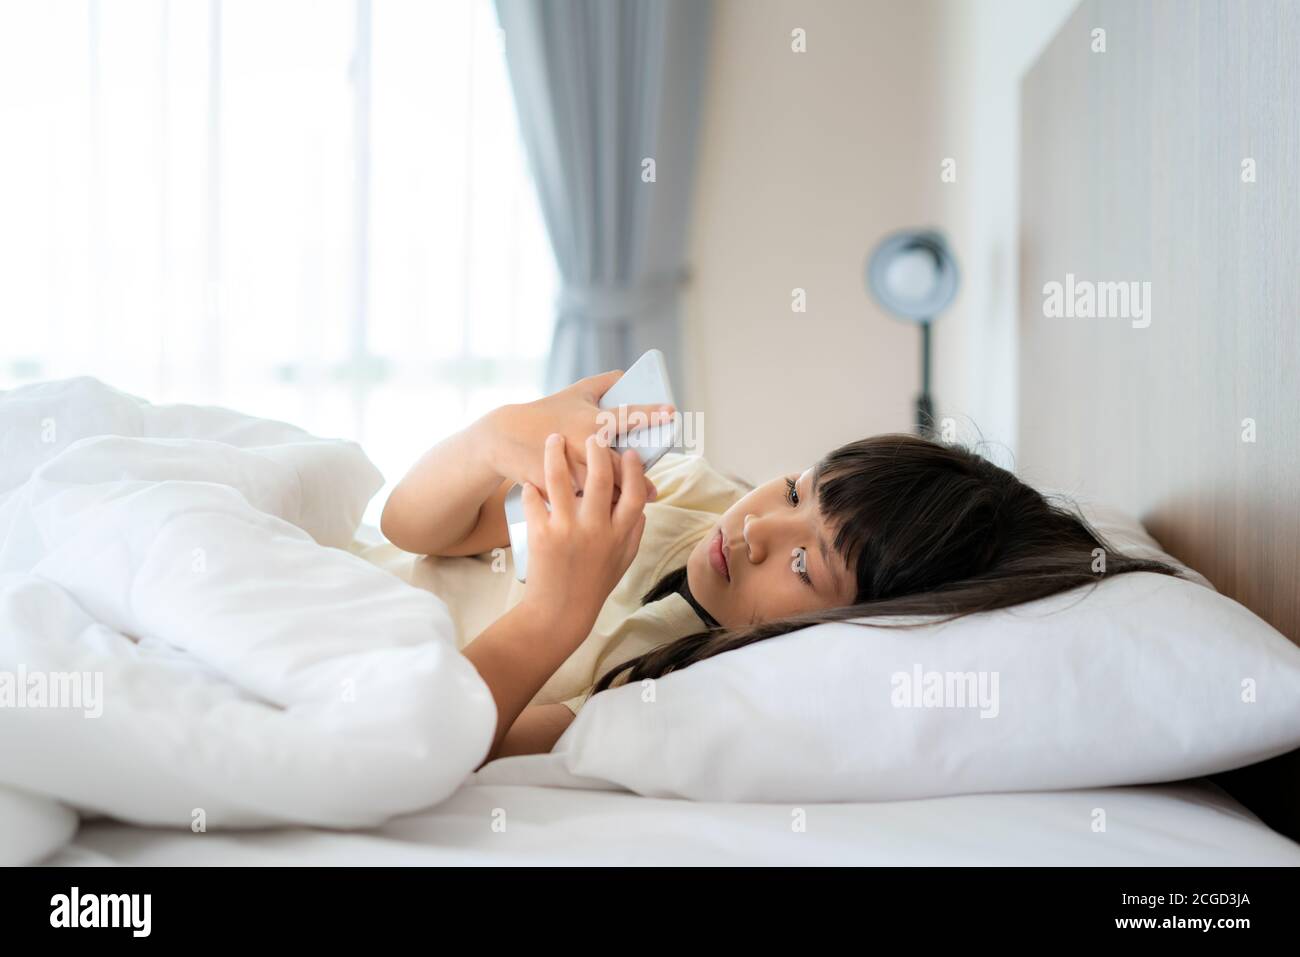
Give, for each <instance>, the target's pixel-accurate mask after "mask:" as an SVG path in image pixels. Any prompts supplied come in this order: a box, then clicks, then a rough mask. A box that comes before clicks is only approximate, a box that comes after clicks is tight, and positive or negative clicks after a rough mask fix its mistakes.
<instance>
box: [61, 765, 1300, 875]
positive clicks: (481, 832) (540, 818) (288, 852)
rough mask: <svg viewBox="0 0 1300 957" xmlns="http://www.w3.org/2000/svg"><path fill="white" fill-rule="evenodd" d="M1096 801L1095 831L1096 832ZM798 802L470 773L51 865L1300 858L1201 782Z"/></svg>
mask: <svg viewBox="0 0 1300 957" xmlns="http://www.w3.org/2000/svg"><path fill="white" fill-rule="evenodd" d="M1098 808H1100V809H1102V810H1104V811H1105V822H1106V829H1105V831H1104V832H1097V831H1094V830H1093V821H1094V820H1095V809H1098ZM802 810H803V811H804V812H805V814H806V830H804V831H802V832H800V831H796V830H795V829H794V827H793V823H794V820H795V808H794V807H793V806H790V805H778V804H766V805H759V804H705V803H697V802H691V801H678V800H665V799H658V798H646V797H640V796H637V795H634V794H630V793H626V792H622V791H608V790H588V789H575V788H572V787H548V786H539V785H535V784H502V783H486V782H485V781H483V780H478V779H475V780H473V781H472V782H471V783H469V784H467V785H465V786H464V787H462V788H461V789H460V790H459V791H457V792H456V793H455V794H454V795H453V796H452V797H451V798H450V799H449V800H447V801H445V802H444V803H443V804H441V805H439V806H438V807H436V808H432V809H430V810H428V811H425V812H422V813H418V814H412V815H407V816H405V817H401V818H397V819H395V820H393V821H390V822H389V823H388V824H386V825H384V826H382V827H378V828H374V829H371V830H367V831H353V832H331V831H325V830H319V829H311V828H281V829H275V830H268V831H259V832H249V831H245V832H219V833H218V832H212V833H207V834H192V833H189V832H185V831H164V830H158V829H148V828H138V827H132V826H129V825H123V824H115V823H109V822H87V823H85V824H83V826H82V828H81V831H80V832H79V833H78V835H77V837H76V838H75V840H74V841H73V842H72V843H71V844H70V845H69V846H68V847H66V848H64V849H63V850H62V851H61V852H59V853H58V854H56V855H55V857H54V858H52V859H51V860H50V861H49V863H51V864H80V865H93V864H104V865H114V864H116V865H134V866H151V865H215V866H220V865H288V864H299V865H399V866H400V865H509V864H522V865H577V864H612V865H620V864H639V865H710V864H717V865H769V864H794V865H853V864H859V865H1121V866H1125V865H1165V866H1184V865H1185V866H1209V865H1271V866H1279V865H1281V866H1288V865H1289V866H1300V845H1297V844H1295V843H1293V842H1292V841H1290V840H1288V839H1286V838H1285V837H1282V836H1281V835H1279V834H1277V833H1276V832H1274V831H1272V830H1270V829H1269V828H1267V827H1265V826H1264V825H1263V824H1262V823H1260V822H1259V821H1258V820H1257V819H1256V818H1255V817H1254V816H1253V815H1251V814H1250V813H1249V812H1248V811H1246V810H1245V809H1243V808H1242V807H1241V806H1240V805H1239V804H1237V802H1235V801H1234V800H1233V799H1232V798H1230V797H1228V796H1227V795H1226V794H1224V793H1223V792H1222V791H1221V790H1219V789H1218V788H1217V787H1215V786H1214V785H1212V784H1210V783H1208V782H1204V781H1200V782H1193V783H1184V784H1178V785H1159V786H1146V787H1128V788H1104V789H1098V790H1086V791H1056V792H1039V793H1021V794H978V795H966V796H961V797H947V798H933V799H929V800H919V801H893V802H884V803H874V804H821V805H817V804H812V805H807V806H804V807H803V809H802ZM494 822H497V824H496V827H494ZM500 822H504V828H501V826H500Z"/></svg>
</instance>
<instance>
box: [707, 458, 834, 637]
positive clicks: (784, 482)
mask: <svg viewBox="0 0 1300 957" xmlns="http://www.w3.org/2000/svg"><path fill="white" fill-rule="evenodd" d="M812 479H813V470H812V469H811V468H810V469H807V470H806V471H804V472H803V473H802V474H799V475H789V476H784V475H783V476H778V477H777V478H774V479H773V480H772V481H770V482H768V483H766V484H765V485H760V486H759V487H758V488H756V489H754V490H753V491H752V492H750V493H749V494H748V495H746V496H745V497H744V498H742V499H741V500H740V501H739V502H737V503H736V504H735V505H733V506H731V508H729V509H727V511H726V512H724V513H723V514H722V515H721V516H720V517H719V519H718V525H717V527H716V528H714V529H713V530H712V531H711V532H710V533H709V534H708V535H707V536H706V537H705V538H704V540H703V541H701V542H700V543H699V544H697V545H696V546H695V548H694V550H693V551H692V552H691V554H690V557H689V558H687V560H686V580H687V582H688V584H689V585H690V588H691V594H692V595H694V596H695V600H696V601H698V602H699V603H700V604H701V605H702V606H703V607H704V609H705V610H706V611H707V612H708V613H709V614H710V615H712V616H713V617H714V618H716V619H717V620H718V622H719V623H720V624H722V625H723V626H725V627H727V628H739V627H744V626H747V625H750V624H757V623H760V622H764V621H769V620H771V619H773V618H784V617H786V616H788V615H795V614H799V613H801V612H806V611H817V610H820V609H824V608H839V607H843V606H845V605H851V604H853V599H854V597H855V596H856V594H857V582H856V579H855V577H854V575H853V573H852V572H851V571H850V570H849V568H848V566H847V565H846V564H845V563H844V560H843V559H842V558H841V557H840V555H839V553H838V552H836V551H835V548H834V545H833V544H832V543H833V541H834V529H833V528H832V527H831V526H830V525H829V524H827V522H826V521H825V520H824V519H823V518H822V516H821V515H820V514H819V513H818V510H817V499H816V495H815V491H814V489H813V487H812Z"/></svg>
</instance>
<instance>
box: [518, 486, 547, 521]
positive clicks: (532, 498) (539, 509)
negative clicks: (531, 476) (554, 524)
mask: <svg viewBox="0 0 1300 957" xmlns="http://www.w3.org/2000/svg"><path fill="white" fill-rule="evenodd" d="M522 490H523V492H522V495H521V496H520V501H521V502H522V503H523V506H524V521H525V522H527V523H528V527H529V528H538V527H540V526H542V525H545V524H546V503H545V502H544V501H543V500H542V493H541V492H539V491H537V486H536V485H534V484H533V483H532V482H525V483H524V484H523V486H522Z"/></svg>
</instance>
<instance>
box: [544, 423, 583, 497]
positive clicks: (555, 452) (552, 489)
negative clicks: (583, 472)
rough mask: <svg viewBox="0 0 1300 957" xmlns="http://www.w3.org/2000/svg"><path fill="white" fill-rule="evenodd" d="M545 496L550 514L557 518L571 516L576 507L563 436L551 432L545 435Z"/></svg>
mask: <svg viewBox="0 0 1300 957" xmlns="http://www.w3.org/2000/svg"><path fill="white" fill-rule="evenodd" d="M545 460H546V498H547V500H548V501H549V502H550V503H551V514H552V515H555V516H557V517H559V518H572V517H573V514H574V512H575V511H576V509H577V505H576V502H577V497H576V496H575V495H574V494H573V479H572V478H571V477H570V475H569V457H568V454H567V453H566V451H565V442H564V436H563V435H561V434H560V433H559V432H552V433H551V434H550V435H548V436H547V437H546V454H545Z"/></svg>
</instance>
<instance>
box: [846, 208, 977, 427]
mask: <svg viewBox="0 0 1300 957" xmlns="http://www.w3.org/2000/svg"><path fill="white" fill-rule="evenodd" d="M959 281H960V277H959V275H958V272H957V260H956V259H954V258H953V255H952V252H951V251H950V250H949V249H948V243H947V241H946V240H945V239H944V238H943V235H942V234H941V233H939V232H935V231H933V230H917V229H906V230H903V231H902V232H897V233H894V234H892V235H890V236H886V237H885V239H884V240H883V241H882V242H881V243H880V245H879V246H877V247H876V251H875V252H874V253H872V255H871V261H870V262H869V263H868V264H867V288H868V289H869V290H870V291H871V294H872V295H873V296H875V298H876V301H877V302H879V303H880V304H881V305H882V306H884V307H885V309H887V310H888V311H889V312H892V313H893V314H894V315H895V316H897V317H898V318H900V319H906V320H907V321H909V322H915V323H919V324H920V326H921V394H920V395H919V396H917V397H916V432H917V434H918V435H925V436H929V435H933V434H934V401H933V400H932V399H931V397H930V323H932V322H933V321H934V320H935V318H936V317H937V316H938V315H939V313H940V312H941V311H943V310H944V309H945V308H946V307H947V306H948V304H949V303H951V302H952V300H953V297H954V296H956V295H957V285H958V282H959Z"/></svg>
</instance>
